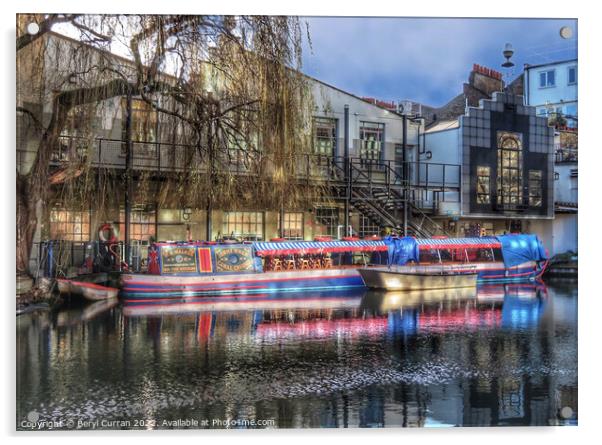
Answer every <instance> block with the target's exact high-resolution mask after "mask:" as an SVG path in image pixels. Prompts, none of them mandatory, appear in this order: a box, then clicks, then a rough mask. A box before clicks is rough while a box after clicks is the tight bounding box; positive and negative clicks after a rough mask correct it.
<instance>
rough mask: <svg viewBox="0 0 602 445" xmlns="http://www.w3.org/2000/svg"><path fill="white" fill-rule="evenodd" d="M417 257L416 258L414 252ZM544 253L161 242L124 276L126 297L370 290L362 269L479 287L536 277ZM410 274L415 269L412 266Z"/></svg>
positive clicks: (394, 241)
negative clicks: (440, 273)
mask: <svg viewBox="0 0 602 445" xmlns="http://www.w3.org/2000/svg"><path fill="white" fill-rule="evenodd" d="M408 252H410V253H411V255H408V254H407V253H408ZM546 260H547V255H546V253H545V249H543V246H542V244H541V242H540V241H539V239H538V238H537V236H535V235H522V234H521V235H503V236H497V237H481V238H431V239H415V238H412V237H404V238H395V237H386V238H385V239H375V240H359V239H355V240H320V241H278V242H249V243H240V244H231V243H224V244H220V243H215V242H200V241H199V242H177V243H171V242H170V243H168V242H160V243H155V244H153V245H152V246H151V247H150V248H149V253H148V259H147V268H148V271H147V272H146V273H124V274H122V275H121V277H120V279H121V296H122V297H123V298H124V299H125V300H126V301H127V300H138V301H161V300H169V299H185V298H188V297H198V296H205V295H211V296H216V295H232V294H239V295H244V294H257V293H274V292H279V293H280V292H307V291H329V290H341V289H354V288H355V289H358V288H364V289H365V288H366V286H365V284H364V281H363V280H362V277H361V276H360V273H359V269H360V268H370V267H383V266H386V265H392V264H394V265H395V266H396V267H399V268H400V269H401V268H403V267H407V268H412V267H415V266H416V265H420V266H425V265H429V264H431V265H432V264H439V265H442V264H444V265H451V264H454V265H456V266H461V265H464V266H466V268H467V269H469V270H476V273H477V275H478V277H477V278H478V281H479V282H512V281H523V280H533V279H535V278H536V277H538V276H540V275H541V273H542V272H543V268H544V267H545V264H546ZM408 270H409V269H408Z"/></svg>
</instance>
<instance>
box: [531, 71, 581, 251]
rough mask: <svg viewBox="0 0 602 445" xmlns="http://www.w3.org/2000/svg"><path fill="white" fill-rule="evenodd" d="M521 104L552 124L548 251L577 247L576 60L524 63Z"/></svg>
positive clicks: (546, 232)
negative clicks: (552, 182) (550, 210)
mask: <svg viewBox="0 0 602 445" xmlns="http://www.w3.org/2000/svg"><path fill="white" fill-rule="evenodd" d="M521 80H522V82H523V90H524V96H525V104H526V105H528V106H532V107H535V108H536V110H537V114H538V116H543V117H546V118H548V121H549V124H550V125H552V126H553V128H554V153H555V154H554V178H555V182H554V215H555V216H554V220H553V221H552V222H551V223H550V224H547V225H545V226H544V227H542V230H543V231H544V232H545V234H546V235H545V236H546V237H547V239H548V242H549V244H550V246H551V247H550V250H551V252H552V254H560V253H565V252H569V251H571V252H577V248H578V236H577V228H578V187H577V184H578V153H579V152H578V127H579V125H578V123H579V120H578V61H577V59H571V60H564V61H558V62H552V63H546V64H541V65H526V66H525V69H524V73H523V75H522V79H521Z"/></svg>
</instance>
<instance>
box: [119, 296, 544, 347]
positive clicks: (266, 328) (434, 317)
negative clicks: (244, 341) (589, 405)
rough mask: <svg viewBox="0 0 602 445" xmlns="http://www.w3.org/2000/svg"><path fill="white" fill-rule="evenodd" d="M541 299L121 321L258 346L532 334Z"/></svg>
mask: <svg viewBox="0 0 602 445" xmlns="http://www.w3.org/2000/svg"><path fill="white" fill-rule="evenodd" d="M481 292H483V294H482V295H481ZM544 293H545V288H542V286H534V285H520V286H519V285H491V286H487V287H482V288H477V289H474V288H458V289H446V290H429V291H409V292H408V291H398V292H379V291H368V292H366V291H360V292H355V293H350V292H349V291H341V292H329V293H315V294H311V295H307V294H305V293H299V294H298V295H293V294H279V295H278V294H277V295H274V294H268V295H265V296H262V295H253V296H240V295H238V296H224V295H220V296H216V297H215V298H211V297H209V298H208V297H198V298H187V299H183V300H181V301H177V302H176V301H171V302H168V303H161V304H157V303H152V302H150V303H144V302H140V301H137V302H135V303H134V304H126V305H125V306H123V313H124V315H125V316H126V317H141V318H147V319H149V320H154V321H153V323H154V324H153V326H154V328H153V332H155V333H156V334H157V335H159V332H161V331H164V330H170V329H172V328H171V327H170V326H176V325H177V326H180V327H182V326H183V325H187V324H189V325H190V326H191V327H192V326H194V330H195V332H196V336H197V339H198V340H203V341H210V340H211V339H214V338H215V339H220V338H224V337H231V336H245V337H248V338H254V339H255V340H256V341H263V340H268V341H287V340H294V339H304V338H307V339H316V338H327V337H332V336H336V337H344V338H357V337H361V336H366V337H377V336H383V335H384V336H394V335H397V334H400V333H401V334H402V335H404V336H405V335H421V334H430V333H447V332H459V331H477V330H481V329H492V328H493V329H498V328H510V329H514V328H517V329H522V328H524V327H528V326H532V325H533V324H536V323H537V322H538V320H539V319H540V318H541V315H542V313H543V305H544V300H545V298H542V295H544ZM481 297H482V298H481Z"/></svg>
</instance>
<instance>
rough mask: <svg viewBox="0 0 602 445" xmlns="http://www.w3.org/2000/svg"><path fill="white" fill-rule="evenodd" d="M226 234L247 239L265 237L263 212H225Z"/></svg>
mask: <svg viewBox="0 0 602 445" xmlns="http://www.w3.org/2000/svg"><path fill="white" fill-rule="evenodd" d="M223 231H224V235H226V236H234V237H236V238H242V239H245V240H251V241H255V240H261V239H263V213H262V212H225V213H224V224H223Z"/></svg>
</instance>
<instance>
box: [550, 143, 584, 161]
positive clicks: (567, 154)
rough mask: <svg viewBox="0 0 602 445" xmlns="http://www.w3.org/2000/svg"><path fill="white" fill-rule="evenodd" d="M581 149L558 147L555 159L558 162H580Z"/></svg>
mask: <svg viewBox="0 0 602 445" xmlns="http://www.w3.org/2000/svg"><path fill="white" fill-rule="evenodd" d="M578 155H579V151H578V150H577V149H576V148H566V147H564V148H557V149H556V152H555V153H554V160H555V162H556V163H557V164H562V163H568V162H578Z"/></svg>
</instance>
